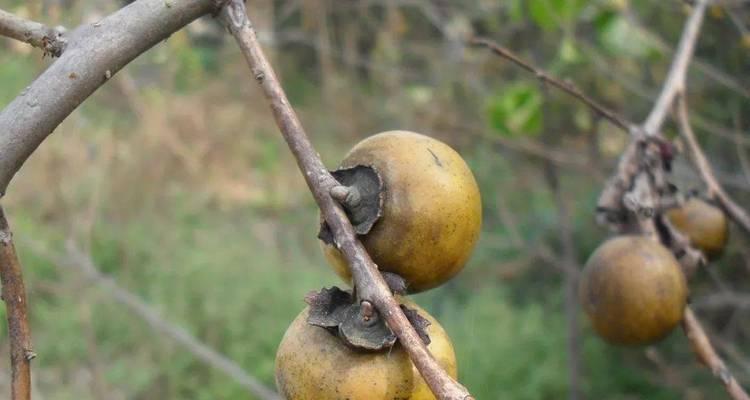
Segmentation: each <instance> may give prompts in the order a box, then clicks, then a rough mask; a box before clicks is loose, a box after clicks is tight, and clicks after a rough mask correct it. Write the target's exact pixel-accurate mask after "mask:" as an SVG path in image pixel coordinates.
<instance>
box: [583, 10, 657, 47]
mask: <svg viewBox="0 0 750 400" xmlns="http://www.w3.org/2000/svg"><path fill="white" fill-rule="evenodd" d="M595 25H596V27H597V33H598V36H599V40H600V42H601V43H602V45H603V46H604V48H605V49H607V51H608V52H610V53H612V54H617V55H621V56H623V57H632V58H646V57H649V56H651V55H654V54H658V53H659V50H658V49H657V48H656V46H655V45H654V43H653V40H652V39H651V38H650V37H649V36H648V35H647V34H646V33H645V32H643V31H642V30H641V29H639V28H638V27H637V26H634V25H632V24H631V23H630V22H628V21H627V19H626V18H625V17H623V16H621V15H616V14H608V15H606V16H603V17H602V18H600V19H598V20H597V22H596V24H595Z"/></svg>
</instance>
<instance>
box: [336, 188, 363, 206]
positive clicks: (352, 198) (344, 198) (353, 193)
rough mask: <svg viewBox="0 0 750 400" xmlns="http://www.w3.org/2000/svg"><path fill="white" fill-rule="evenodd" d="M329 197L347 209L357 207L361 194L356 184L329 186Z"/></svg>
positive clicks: (360, 200)
mask: <svg viewBox="0 0 750 400" xmlns="http://www.w3.org/2000/svg"><path fill="white" fill-rule="evenodd" d="M331 197H333V198H334V199H335V200H336V201H338V202H339V203H341V205H343V206H344V207H346V208H347V209H353V208H357V207H358V206H359V205H360V203H361V202H362V194H361V193H360V192H359V189H357V187H356V186H344V185H338V186H334V187H332V188H331Z"/></svg>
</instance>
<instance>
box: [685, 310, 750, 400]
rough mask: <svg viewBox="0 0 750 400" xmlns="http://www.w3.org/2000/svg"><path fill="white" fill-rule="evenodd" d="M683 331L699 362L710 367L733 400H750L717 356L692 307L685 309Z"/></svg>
mask: <svg viewBox="0 0 750 400" xmlns="http://www.w3.org/2000/svg"><path fill="white" fill-rule="evenodd" d="M682 329H683V330H684V331H685V335H686V336H687V338H688V339H689V340H690V343H691V345H692V346H693V352H695V356H696V357H697V358H698V360H699V361H700V362H701V363H703V364H704V365H705V366H706V367H708V368H709V369H710V370H711V372H712V373H713V374H714V376H715V377H716V378H718V379H719V380H720V381H721V382H722V383H723V384H724V387H725V388H726V390H727V393H729V396H730V397H731V398H732V399H733V400H750V397H749V396H748V395H747V393H745V391H744V390H743V389H742V387H741V386H740V385H739V383H737V380H736V379H734V376H732V373H731V372H730V371H729V369H728V368H727V366H726V364H724V361H722V359H721V357H719V355H718V354H716V350H714V348H713V346H712V345H711V341H710V340H709V339H708V336H707V335H706V332H705V331H704V330H703V327H702V326H701V324H700V322H699V321H698V318H696V316H695V314H694V313H693V310H691V309H690V307H686V308H685V318H684V320H683V321H682Z"/></svg>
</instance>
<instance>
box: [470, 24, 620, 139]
mask: <svg viewBox="0 0 750 400" xmlns="http://www.w3.org/2000/svg"><path fill="white" fill-rule="evenodd" d="M470 43H471V44H472V45H477V46H484V47H487V48H489V49H490V50H492V52H493V53H495V54H497V55H498V56H500V57H503V58H505V59H507V60H510V61H511V62H513V63H514V64H516V65H518V66H519V67H521V68H523V69H525V70H526V71H529V72H531V73H532V74H534V75H535V76H536V77H537V78H538V79H539V80H541V81H542V82H543V83H548V84H550V85H551V86H554V87H556V88H558V89H560V90H562V91H563V92H565V93H567V94H569V95H571V96H573V97H575V98H576V99H578V100H580V101H581V102H583V103H584V104H586V105H587V106H588V107H590V108H591V109H592V110H593V111H594V112H596V113H597V114H599V115H601V116H602V117H603V118H606V119H607V120H609V121H610V122H612V123H613V124H614V125H616V126H618V127H620V128H622V129H623V130H625V131H626V132H629V131H630V128H631V127H632V126H633V123H631V122H630V121H628V120H627V119H626V118H625V117H622V116H620V115H619V114H617V113H616V112H614V111H612V110H610V109H609V108H607V107H605V106H603V105H601V104H599V103H598V102H597V101H596V100H594V99H592V98H591V97H589V96H588V95H586V94H585V93H583V92H582V91H581V90H580V89H579V88H578V86H576V85H575V84H574V83H572V82H570V81H567V80H565V81H563V80H560V79H558V78H556V77H554V76H552V75H550V74H548V73H547V72H545V71H544V70H542V69H540V68H537V67H535V66H534V65H532V64H530V63H528V62H526V61H524V60H523V59H521V58H520V57H519V56H517V55H516V54H514V53H513V52H512V51H510V50H508V49H506V48H504V47H502V46H500V45H499V44H497V43H495V42H493V41H491V40H488V39H483V38H474V39H471V41H470Z"/></svg>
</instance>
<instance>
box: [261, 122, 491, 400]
mask: <svg viewBox="0 0 750 400" xmlns="http://www.w3.org/2000/svg"><path fill="white" fill-rule="evenodd" d="M333 175H334V177H336V179H337V180H338V181H339V182H340V183H341V185H343V187H344V188H346V190H344V191H343V192H341V193H337V194H336V195H334V194H333V193H332V195H333V196H334V198H336V199H337V200H339V201H340V202H341V204H342V206H343V208H344V210H345V211H346V213H347V216H348V217H349V219H350V221H351V222H352V225H353V226H354V228H355V231H356V232H357V234H358V235H359V239H360V240H361V241H362V243H363V245H364V246H365V248H366V250H367V252H368V253H369V255H370V256H371V257H372V259H373V261H374V262H375V263H376V264H377V265H378V268H379V269H380V271H381V272H382V273H383V275H384V277H386V278H387V279H386V281H387V282H388V283H389V286H391V289H392V290H393V291H394V293H397V294H399V295H398V296H397V300H398V301H399V303H401V308H402V310H404V312H405V314H406V316H407V317H408V318H409V320H410V321H411V322H412V325H414V327H415V328H416V329H417V331H418V332H419V333H420V336H421V337H422V338H423V340H424V341H425V343H426V344H427V348H428V349H429V350H430V352H431V353H432V355H433V357H435V359H436V360H437V361H438V363H439V364H440V365H441V366H442V367H443V368H444V369H445V370H446V371H447V372H448V374H449V375H451V376H452V377H454V378H455V377H456V375H457V369H456V359H455V355H454V353H453V345H452V344H451V341H450V338H449V337H448V335H447V334H446V333H445V331H444V330H443V328H442V327H441V326H440V324H439V323H438V322H437V321H436V320H435V319H434V318H433V317H432V316H431V315H429V314H428V313H427V312H426V311H425V310H423V309H422V308H420V307H419V306H418V305H417V304H415V303H414V302H412V301H411V300H409V299H407V298H405V297H402V296H401V294H406V293H417V292H421V291H425V290H428V289H430V288H434V287H436V286H439V285H441V284H443V283H445V282H447V281H448V280H449V279H451V278H452V277H453V276H455V275H456V274H457V273H458V272H459V271H461V269H463V267H464V265H465V264H466V261H467V260H468V258H469V256H470V254H471V252H472V250H473V248H474V246H475V244H476V242H477V239H478V237H479V231H480V227H481V212H482V209H481V200H480V195H479V188H478V187H477V184H476V181H475V179H474V176H473V175H472V173H471V170H470V169H469V168H468V166H467V165H466V163H465V162H464V160H463V159H462V158H461V156H460V155H459V154H458V153H456V152H455V151H454V150H453V149H451V148H450V147H449V146H448V145H446V144H445V143H442V142H440V141H438V140H436V139H433V138H430V137H427V136H424V135H420V134H417V133H413V132H406V131H390V132H383V133H380V134H377V135H374V136H371V137H369V138H367V139H365V140H363V141H361V142H360V143H358V144H357V145H356V146H354V148H352V149H351V150H350V151H349V153H348V154H347V155H346V157H345V158H344V160H343V161H342V162H341V165H340V167H339V169H338V170H336V171H334V172H333ZM319 237H320V238H321V247H322V250H323V253H324V254H325V257H326V259H327V261H328V262H329V264H330V265H331V266H332V268H333V270H334V271H335V272H336V273H337V274H338V275H339V276H340V277H341V278H342V279H343V280H344V281H345V282H346V283H348V284H352V277H351V273H350V269H349V266H348V264H347V262H346V260H345V259H344V257H343V255H342V254H341V253H340V252H339V251H338V250H337V249H336V247H335V245H334V241H333V238H332V237H331V234H330V232H328V228H327V226H326V225H325V221H322V224H321V232H320V235H319ZM352 286H353V285H352ZM306 300H307V302H308V304H309V307H307V308H305V309H304V310H303V311H302V313H300V314H299V316H298V317H297V318H296V319H295V320H294V322H292V325H291V326H290V327H289V328H288V329H287V331H286V333H285V335H284V338H283V339H282V341H281V344H280V345H279V349H278V352H277V355H276V384H277V387H278V389H279V391H280V392H281V394H282V395H283V396H284V397H285V398H287V399H289V400H301V399H359V400H369V399H372V400H381V399H382V400H385V399H412V400H426V399H434V398H435V397H434V395H433V394H432V392H431V391H430V390H429V388H428V387H427V385H426V383H425V382H424V380H423V379H422V377H421V375H420V374H419V372H418V371H417V370H416V368H415V367H414V365H413V364H412V362H411V360H410V359H409V357H408V355H407V353H406V351H405V350H404V349H403V348H402V347H401V346H400V345H399V343H398V342H397V341H396V337H395V335H394V334H393V333H392V332H391V331H390V329H389V328H388V327H387V326H386V325H385V323H384V322H383V320H382V319H380V318H378V315H377V311H376V310H373V309H372V306H371V305H370V304H369V302H363V301H362V300H364V299H360V298H358V297H357V293H356V290H352V291H351V292H348V291H342V290H339V289H338V288H335V287H334V288H332V289H323V290H322V291H320V292H315V293H312V294H311V295H309V296H308V298H307V299H306Z"/></svg>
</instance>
